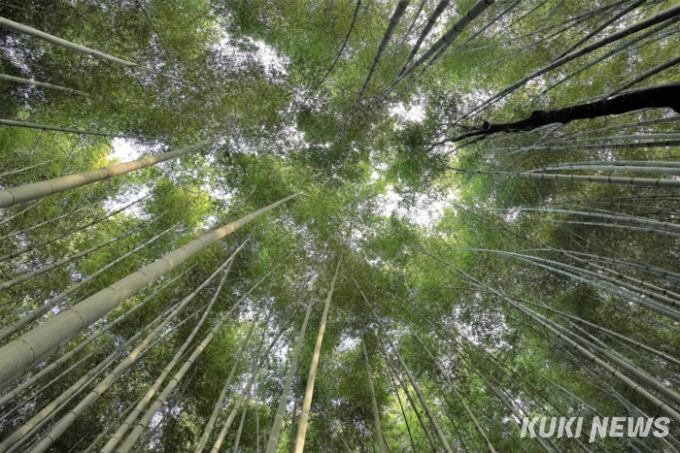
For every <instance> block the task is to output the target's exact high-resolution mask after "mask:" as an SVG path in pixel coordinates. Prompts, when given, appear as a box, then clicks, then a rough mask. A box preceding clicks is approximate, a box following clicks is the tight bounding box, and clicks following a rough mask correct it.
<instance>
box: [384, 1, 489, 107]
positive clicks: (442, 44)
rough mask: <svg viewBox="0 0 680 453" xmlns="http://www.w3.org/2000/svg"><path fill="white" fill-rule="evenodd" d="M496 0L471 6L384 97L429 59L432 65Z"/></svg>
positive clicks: (387, 90) (399, 78)
mask: <svg viewBox="0 0 680 453" xmlns="http://www.w3.org/2000/svg"><path fill="white" fill-rule="evenodd" d="M494 2H495V0H479V1H478V2H477V3H475V5H474V6H473V7H472V8H470V10H469V11H468V12H467V13H466V14H465V15H464V16H463V17H461V18H460V19H459V20H458V22H456V23H455V25H454V26H453V27H451V28H450V29H449V30H448V31H447V32H446V33H445V34H444V36H442V37H441V38H439V40H437V41H436V42H435V43H434V44H433V45H432V46H431V47H430V48H429V49H428V50H427V51H426V52H425V53H424V54H423V55H421V56H420V58H418V59H417V60H416V61H415V63H413V64H412V65H411V66H410V67H409V68H408V69H406V70H405V71H401V73H400V75H399V76H398V77H397V79H396V80H395V81H394V82H392V84H391V85H390V86H389V87H388V88H387V89H386V90H385V92H384V93H383V95H382V97H383V98H386V97H387V96H389V94H390V93H391V92H392V91H393V90H394V88H396V86H397V85H398V84H399V83H401V81H402V80H404V79H405V78H406V77H408V76H409V75H411V74H413V72H414V71H415V70H416V69H418V68H419V67H420V66H422V65H423V64H425V63H426V62H427V61H428V60H429V61H430V63H429V64H428V65H427V66H426V68H427V67H429V66H431V65H432V64H433V63H434V61H436V60H437V58H438V57H439V56H440V55H441V54H442V53H443V52H444V51H446V49H448V48H449V46H450V45H451V44H452V43H453V42H454V41H455V40H456V38H458V36H460V34H461V33H462V32H463V31H464V30H465V28H466V27H467V26H468V25H469V24H470V22H472V21H473V20H474V19H476V18H477V17H478V16H479V15H480V14H482V12H484V11H485V10H486V9H487V8H488V7H489V6H491V5H493V4H494Z"/></svg>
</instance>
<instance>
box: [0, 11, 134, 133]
mask: <svg viewBox="0 0 680 453" xmlns="http://www.w3.org/2000/svg"><path fill="white" fill-rule="evenodd" d="M0 20H2V18H0ZM0 124H1V125H3V126H11V127H24V128H28V129H40V130H41V131H53V132H65V133H68V134H82V135H97V136H99V137H112V138H132V137H128V136H127V135H120V134H109V133H107V132H97V131H88V130H83V129H72V128H68V127H59V126H50V125H47V124H36V123H28V122H26V121H15V120H7V119H3V118H0Z"/></svg>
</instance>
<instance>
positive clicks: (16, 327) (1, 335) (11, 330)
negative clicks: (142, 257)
mask: <svg viewBox="0 0 680 453" xmlns="http://www.w3.org/2000/svg"><path fill="white" fill-rule="evenodd" d="M176 227H177V225H173V226H171V227H170V228H168V229H167V230H164V231H162V232H160V233H159V234H157V235H155V236H154V237H152V238H151V239H149V240H148V241H146V242H143V243H142V244H140V245H138V246H137V247H135V248H134V249H132V250H130V251H129V252H126V253H125V254H123V255H121V256H119V257H118V258H116V259H114V260H113V261H111V262H110V263H108V264H107V265H106V266H104V267H102V268H101V269H98V270H97V271H95V272H94V273H93V274H91V275H88V276H87V277H85V278H84V279H82V280H81V281H79V282H78V283H76V284H74V285H71V286H70V287H69V288H67V289H66V290H64V291H62V292H61V293H59V294H57V295H56V296H54V297H53V298H51V299H48V300H47V301H46V302H45V303H44V304H42V305H41V306H40V307H38V308H36V309H35V310H32V311H30V312H28V314H26V315H24V316H22V317H21V318H20V319H19V320H18V321H16V322H15V323H14V324H12V325H11V326H9V327H7V328H5V329H4V330H3V331H2V332H0V341H4V340H6V339H7V338H9V337H10V336H12V335H14V334H15V333H17V332H18V331H20V330H21V329H23V328H24V327H26V326H27V325H28V324H30V323H32V322H33V321H34V320H36V319H38V318H39V317H40V316H42V315H44V314H45V313H47V312H48V311H49V310H50V309H52V308H53V307H55V306H56V305H57V304H59V302H61V301H63V300H64V299H66V298H67V297H68V296H70V295H71V294H74V293H75V292H76V291H78V290H79V289H80V288H82V287H83V286H85V285H86V284H88V283H89V282H91V281H92V280H94V279H95V278H97V277H99V276H100V275H101V274H103V273H104V272H106V271H107V270H109V269H111V268H112V267H114V266H115V265H117V264H119V263H121V262H122V261H124V260H125V259H127V258H129V257H130V256H132V255H134V254H135V253H137V252H138V251H140V250H142V249H144V248H146V247H148V246H149V245H151V244H153V243H154V242H156V241H157V240H159V239H160V238H162V237H163V236H165V235H166V234H168V233H170V232H171V231H172V230H174V229H175V228H176Z"/></svg>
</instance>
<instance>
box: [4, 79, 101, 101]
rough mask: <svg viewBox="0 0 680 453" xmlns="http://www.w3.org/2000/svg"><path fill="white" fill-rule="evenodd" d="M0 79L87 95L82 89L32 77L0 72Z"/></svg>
mask: <svg viewBox="0 0 680 453" xmlns="http://www.w3.org/2000/svg"><path fill="white" fill-rule="evenodd" d="M0 80H6V81H8V82H14V83H21V84H24V85H33V86H37V87H40V88H49V89H51V90H59V91H66V92H67V93H72V94H79V95H81V96H89V95H88V94H87V93H85V92H84V91H79V90H74V89H72V88H66V87H62V86H59V85H53V84H51V83H46V82H38V81H37V80H33V79H24V78H21V77H14V76H10V75H6V74H0Z"/></svg>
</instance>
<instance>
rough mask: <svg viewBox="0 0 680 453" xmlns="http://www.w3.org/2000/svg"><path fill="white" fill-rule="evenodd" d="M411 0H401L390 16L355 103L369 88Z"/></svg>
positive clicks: (356, 102)
mask: <svg viewBox="0 0 680 453" xmlns="http://www.w3.org/2000/svg"><path fill="white" fill-rule="evenodd" d="M410 2H411V0H400V1H399V3H398V4H397V7H396V8H395V10H394V12H393V13H392V17H390V23H389V24H388V25H387V30H385V35H384V36H383V39H382V41H381V42H380V45H379V46H378V52H377V53H376V55H375V58H374V59H373V64H372V65H371V69H369V71H368V75H367V76H366V80H365V81H364V84H363V86H362V87H361V91H360V92H359V96H358V97H357V100H356V101H355V102H354V104H355V105H356V104H358V103H359V101H360V100H361V98H362V97H363V96H364V92H366V88H368V84H369V83H371V79H372V78H373V74H374V73H375V70H376V68H377V67H378V64H379V63H380V60H381V59H382V56H383V53H385V49H387V45H388V44H389V42H390V39H392V34H393V33H394V29H395V28H396V27H397V25H398V24H399V21H400V20H401V16H403V15H404V11H406V8H407V7H408V5H409V3H410Z"/></svg>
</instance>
